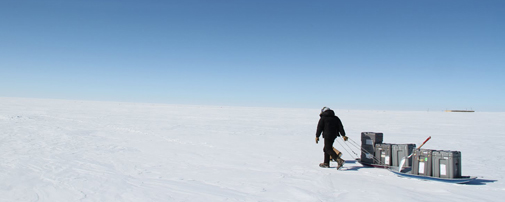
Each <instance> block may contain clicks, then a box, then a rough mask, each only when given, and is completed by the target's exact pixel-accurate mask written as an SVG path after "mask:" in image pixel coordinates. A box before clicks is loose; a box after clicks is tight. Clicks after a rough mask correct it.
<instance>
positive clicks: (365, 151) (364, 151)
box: [361, 145, 376, 164]
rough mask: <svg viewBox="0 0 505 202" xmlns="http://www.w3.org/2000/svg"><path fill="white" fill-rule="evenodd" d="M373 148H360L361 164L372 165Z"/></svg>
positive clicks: (364, 146)
mask: <svg viewBox="0 0 505 202" xmlns="http://www.w3.org/2000/svg"><path fill="white" fill-rule="evenodd" d="M374 148H375V147H374V146H372V145H362V146H361V162H363V163H368V164H374V163H376V161H374V155H375V149H374Z"/></svg>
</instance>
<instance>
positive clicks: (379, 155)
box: [375, 143, 392, 166]
mask: <svg viewBox="0 0 505 202" xmlns="http://www.w3.org/2000/svg"><path fill="white" fill-rule="evenodd" d="M391 146H392V144H388V143H381V144H375V160H376V161H378V162H375V164H378V165H385V166H390V165H391V163H392V162H391Z"/></svg>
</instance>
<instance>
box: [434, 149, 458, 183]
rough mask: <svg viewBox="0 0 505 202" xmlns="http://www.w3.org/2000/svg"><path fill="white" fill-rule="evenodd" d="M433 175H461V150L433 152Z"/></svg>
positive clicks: (443, 176) (442, 176)
mask: <svg viewBox="0 0 505 202" xmlns="http://www.w3.org/2000/svg"><path fill="white" fill-rule="evenodd" d="M432 161H433V162H432V165H433V167H432V169H433V177H439V178H459V177H461V152H460V151H445V150H437V151H433V153H432Z"/></svg>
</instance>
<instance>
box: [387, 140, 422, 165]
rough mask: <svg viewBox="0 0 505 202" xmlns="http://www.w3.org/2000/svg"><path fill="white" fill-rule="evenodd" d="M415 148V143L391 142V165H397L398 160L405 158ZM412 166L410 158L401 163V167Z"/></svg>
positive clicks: (398, 163)
mask: <svg viewBox="0 0 505 202" xmlns="http://www.w3.org/2000/svg"><path fill="white" fill-rule="evenodd" d="M415 148H416V144H393V146H392V148H391V153H392V154H391V156H392V158H393V164H391V165H392V166H395V167H399V166H400V162H401V161H402V159H403V158H407V156H409V155H410V154H412V152H413V151H414V149H415ZM411 166H412V158H409V159H407V160H406V161H405V164H403V167H411Z"/></svg>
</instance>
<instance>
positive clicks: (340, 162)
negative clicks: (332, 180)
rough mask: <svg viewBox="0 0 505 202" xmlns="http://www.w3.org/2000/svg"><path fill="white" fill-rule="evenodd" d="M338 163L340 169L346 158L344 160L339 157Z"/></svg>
mask: <svg viewBox="0 0 505 202" xmlns="http://www.w3.org/2000/svg"><path fill="white" fill-rule="evenodd" d="M337 163H338V166H337V170H339V169H340V168H342V166H343V165H344V163H345V160H344V159H342V158H338V159H337Z"/></svg>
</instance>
